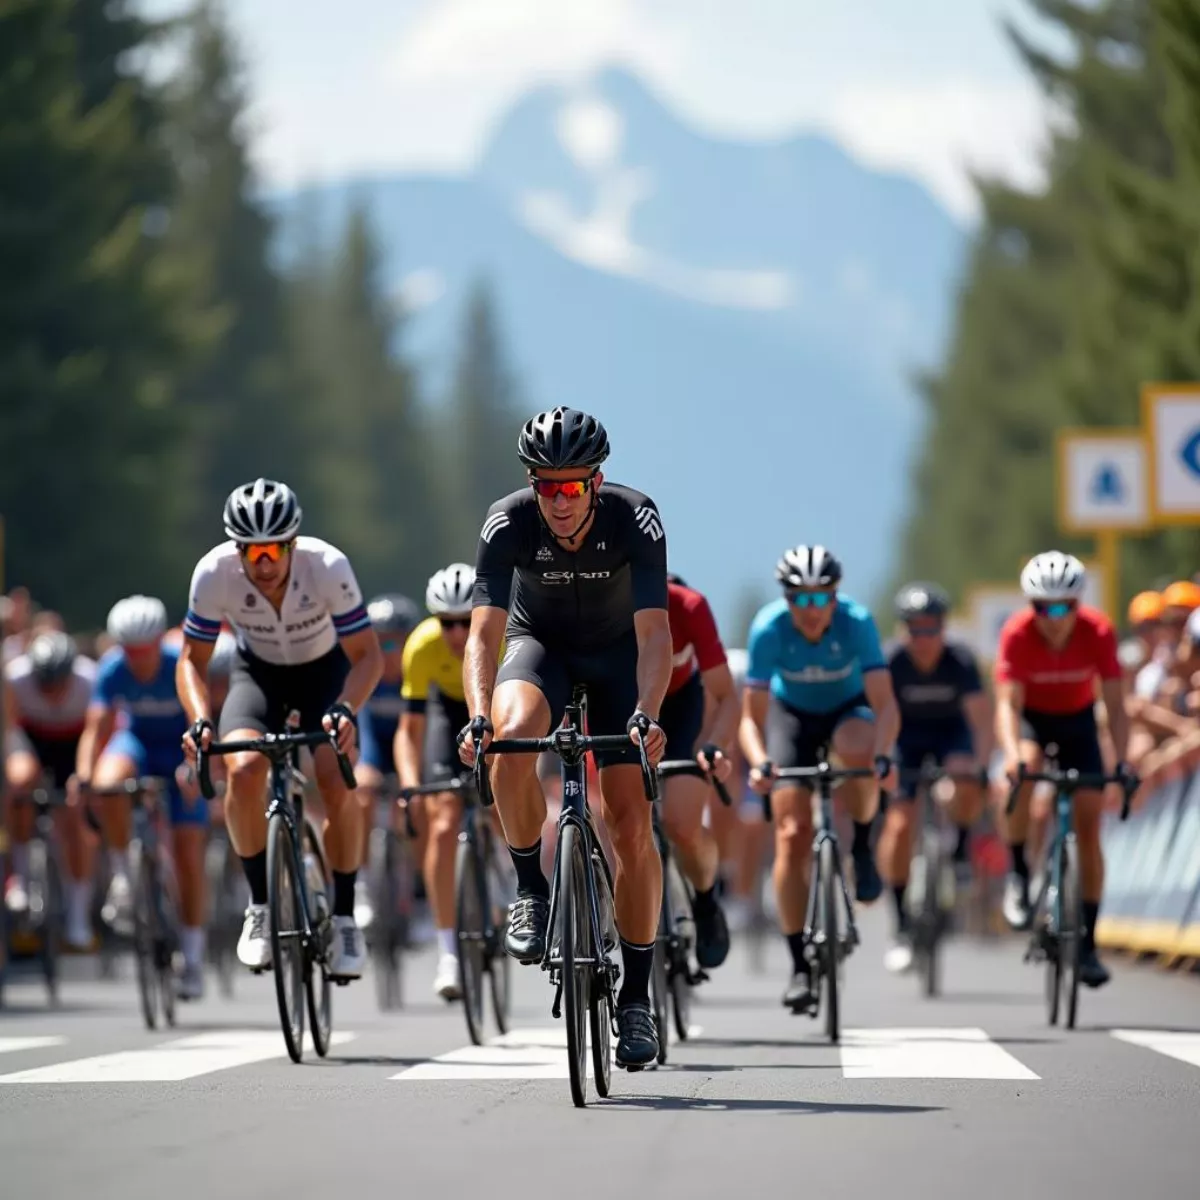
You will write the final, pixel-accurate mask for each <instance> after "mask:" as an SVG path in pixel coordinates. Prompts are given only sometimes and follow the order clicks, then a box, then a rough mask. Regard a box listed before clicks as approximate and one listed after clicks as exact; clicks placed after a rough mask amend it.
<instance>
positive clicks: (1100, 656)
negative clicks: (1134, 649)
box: [1096, 621, 1122, 680]
mask: <svg viewBox="0 0 1200 1200" xmlns="http://www.w3.org/2000/svg"><path fill="white" fill-rule="evenodd" d="M1096 670H1097V671H1098V672H1099V673H1100V678H1101V679H1103V680H1109V679H1120V678H1121V675H1122V671H1121V660H1120V658H1119V657H1118V655H1117V631H1116V630H1115V629H1114V628H1113V626H1112V622H1111V621H1099V622H1097V624H1096Z"/></svg>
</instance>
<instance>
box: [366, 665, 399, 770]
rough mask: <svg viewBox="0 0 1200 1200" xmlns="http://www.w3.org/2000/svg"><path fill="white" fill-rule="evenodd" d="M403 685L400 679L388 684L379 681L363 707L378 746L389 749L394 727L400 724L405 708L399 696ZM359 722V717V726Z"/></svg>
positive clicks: (383, 680)
mask: <svg viewBox="0 0 1200 1200" xmlns="http://www.w3.org/2000/svg"><path fill="white" fill-rule="evenodd" d="M403 683H404V681H403V680H401V679H393V680H392V681H391V682H390V683H389V682H388V681H387V680H386V679H381V680H380V681H379V682H378V683H377V684H376V685H375V690H374V691H373V692H372V693H371V698H370V699H369V700H368V701H367V703H366V704H365V705H364V706H363V710H364V714H365V716H366V717H367V719H368V720H369V721H370V722H371V732H372V733H373V734H374V735H375V738H376V740H377V741H378V742H379V744H380V745H386V746H388V747H389V748H390V747H391V744H392V742H393V740H394V739H395V737H396V726H397V725H399V724H400V718H401V717H402V716H403V715H404V710H405V709H406V708H407V704H406V703H405V700H404V698H403V697H402V696H401V695H400V688H401V687H402V686H403ZM361 720H362V718H361V717H360V718H359V722H360V724H361ZM389 754H390V749H389Z"/></svg>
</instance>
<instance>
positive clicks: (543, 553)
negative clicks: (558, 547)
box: [534, 546, 554, 562]
mask: <svg viewBox="0 0 1200 1200" xmlns="http://www.w3.org/2000/svg"><path fill="white" fill-rule="evenodd" d="M534 558H535V559H536V560H537V561H538V562H553V561H554V551H553V550H551V549H550V547H549V546H539V547H538V552H537V554H535V555H534Z"/></svg>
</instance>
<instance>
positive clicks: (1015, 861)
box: [1008, 842, 1029, 883]
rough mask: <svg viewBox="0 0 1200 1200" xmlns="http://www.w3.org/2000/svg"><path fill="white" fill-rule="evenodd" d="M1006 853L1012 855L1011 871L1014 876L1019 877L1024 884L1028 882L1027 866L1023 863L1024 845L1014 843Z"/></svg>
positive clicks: (1022, 843)
mask: <svg viewBox="0 0 1200 1200" xmlns="http://www.w3.org/2000/svg"><path fill="white" fill-rule="evenodd" d="M1008 852H1009V853H1010V854H1011V855H1012V869H1013V874H1014V875H1019V876H1020V877H1021V878H1022V879H1023V880H1025V882H1026V883H1028V882H1029V864H1028V863H1027V862H1026V861H1025V843H1024V842H1014V843H1013V844H1012V845H1011V846H1009V848H1008Z"/></svg>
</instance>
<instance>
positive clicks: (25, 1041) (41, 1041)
mask: <svg viewBox="0 0 1200 1200" xmlns="http://www.w3.org/2000/svg"><path fill="white" fill-rule="evenodd" d="M66 1040H67V1039H66V1038H64V1037H0V1054H15V1053H18V1052H20V1051H21V1050H41V1049H42V1048H43V1047H45V1046H61V1045H62V1044H63V1043H64V1042H65V1041H66Z"/></svg>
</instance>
